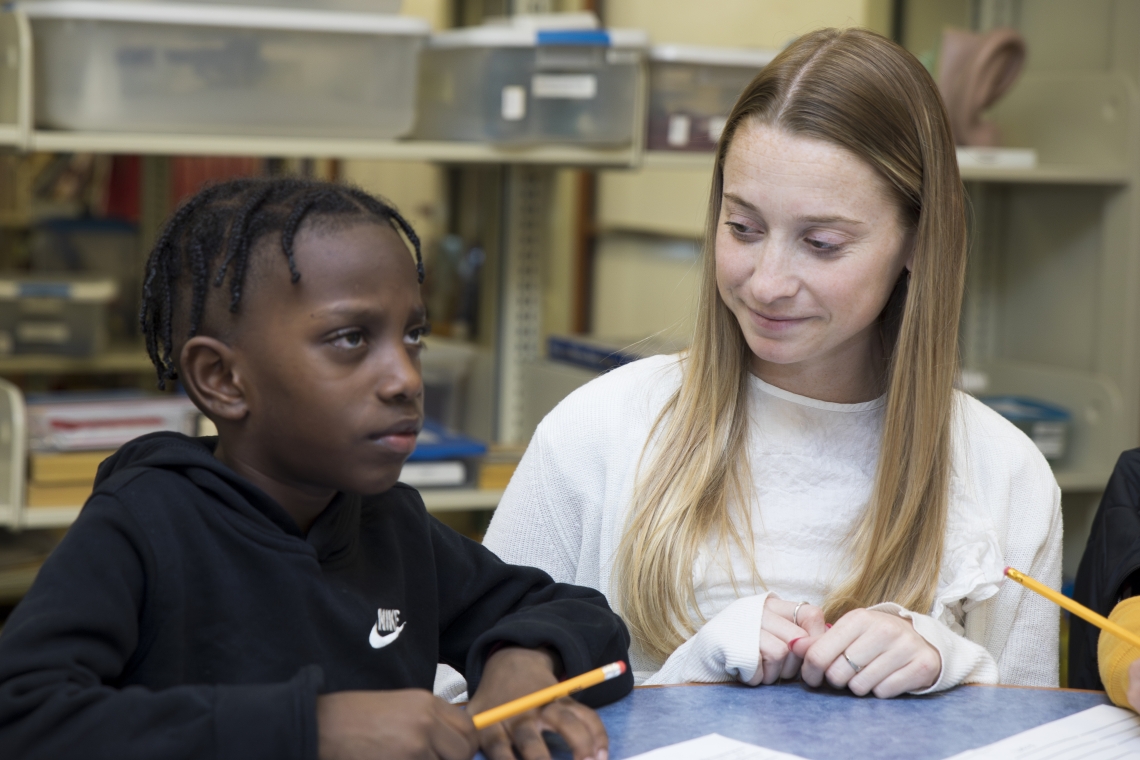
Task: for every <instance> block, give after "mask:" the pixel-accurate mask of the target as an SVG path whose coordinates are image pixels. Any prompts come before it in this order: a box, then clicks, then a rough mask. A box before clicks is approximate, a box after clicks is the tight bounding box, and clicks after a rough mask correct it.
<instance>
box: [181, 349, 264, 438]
mask: <svg viewBox="0 0 1140 760" xmlns="http://www.w3.org/2000/svg"><path fill="white" fill-rule="evenodd" d="M235 358H236V357H235V355H234V350H233V349H232V348H230V347H229V346H227V345H226V344H225V343H223V342H222V341H220V340H218V339H217V338H211V337H209V336H206V335H195V336H194V337H193V338H191V339H190V340H188V341H186V345H184V346H183V347H182V355H181V361H180V362H179V367H178V376H179V378H180V379H181V380H182V384H183V385H184V386H186V392H187V393H188V394H189V395H190V398H191V399H193V400H194V401H195V402H197V404H198V405H199V406H200V407H201V408H202V409H203V410H204V411H205V412H206V414H207V416H209V417H210V418H211V419H214V420H228V421H231V422H237V421H238V420H241V419H244V418H245V416H246V415H247V414H249V406H248V405H247V403H246V397H245V389H244V388H243V387H242V378H241V376H240V373H238V372H237V370H236V367H235V361H234V360H235Z"/></svg>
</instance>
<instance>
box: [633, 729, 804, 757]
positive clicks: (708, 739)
mask: <svg viewBox="0 0 1140 760" xmlns="http://www.w3.org/2000/svg"><path fill="white" fill-rule="evenodd" d="M629 760H803V758H802V757H800V756H799V755H789V754H788V753H787V752H777V751H776V750H774V749H765V748H764V747H757V746H756V745H755V744H748V743H746V742H738V741H737V740H736V739H729V738H728V737H727V736H721V735H720V734H706V735H705V736H702V737H700V738H698V739H690V740H689V741H687V742H680V743H679V744H671V745H669V746H668V747H661V748H660V749H655V750H653V751H652V752H645V753H643V754H640V755H636V756H635V757H631V758H629Z"/></svg>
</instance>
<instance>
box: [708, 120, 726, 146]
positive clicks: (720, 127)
mask: <svg viewBox="0 0 1140 760" xmlns="http://www.w3.org/2000/svg"><path fill="white" fill-rule="evenodd" d="M727 123H728V119H726V118H724V117H723V116H710V117H709V140H711V141H712V142H716V141H717V140H719V139H720V136H721V133H722V132H724V125H725V124H727Z"/></svg>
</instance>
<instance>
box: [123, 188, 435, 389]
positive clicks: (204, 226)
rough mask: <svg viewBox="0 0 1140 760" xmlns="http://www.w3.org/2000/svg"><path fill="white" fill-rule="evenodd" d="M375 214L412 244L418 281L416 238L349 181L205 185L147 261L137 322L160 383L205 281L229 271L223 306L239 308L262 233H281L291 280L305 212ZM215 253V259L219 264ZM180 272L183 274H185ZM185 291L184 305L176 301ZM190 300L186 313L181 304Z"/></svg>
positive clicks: (350, 217)
mask: <svg viewBox="0 0 1140 760" xmlns="http://www.w3.org/2000/svg"><path fill="white" fill-rule="evenodd" d="M316 217H320V218H323V219H326V220H329V221H333V222H337V221H342V220H343V221H345V222H351V221H354V220H355V219H359V220H361V221H374V222H377V223H381V224H388V225H392V226H393V227H394V228H396V229H398V230H399V231H401V232H403V233H404V235H405V236H406V237H407V238H408V240H409V241H410V242H411V243H412V247H413V248H414V249H415V256H416V272H417V274H418V275H419V280H420V282H423V280H424V264H423V257H422V254H421V251H420V239H419V236H418V235H416V233H415V230H413V229H412V226H411V225H410V224H408V221H407V220H406V219H404V217H403V216H401V215H400V213H399V212H398V211H396V209H395V208H394V207H392V206H391V205H389V204H388V203H386V202H384V201H382V200H380V199H378V198H374V197H373V196H371V195H369V194H368V193H366V192H364V191H363V190H360V189H358V188H355V187H350V186H346V185H338V184H334V183H331V182H321V181H317V180H311V179H302V178H294V177H290V178H244V179H234V180H229V181H226V182H220V183H217V184H213V185H209V186H207V187H206V188H204V189H203V190H201V191H200V192H199V193H198V194H197V195H195V196H194V197H192V198H191V199H190V200H188V201H186V202H185V203H184V204H182V206H181V207H179V208H178V210H177V211H175V212H174V214H173V215H172V216H171V217H170V219H169V220H168V221H167V223H166V226H165V227H164V228H163V230H162V233H161V234H160V235H159V237H158V241H157V242H156V243H155V244H154V249H153V250H152V251H151V253H150V257H149V258H148V260H147V265H146V280H145V282H144V284H143V301H142V309H141V311H140V313H139V321H140V323H141V325H142V332H143V335H144V336H145V337H146V350H147V353H149V354H150V359H151V361H152V362H154V366H155V369H156V370H157V372H158V387H159V388H165V387H166V382H167V381H168V380H174V379H175V378H176V377H177V376H178V370H177V367H176V365H175V362H174V359H173V357H172V356H171V352H172V350H173V349H174V347H175V345H176V340H175V338H176V336H175V335H174V330H175V329H179V331H180V332H181V331H182V325H183V324H184V323H185V324H186V325H187V328H188V329H187V330H186V331H185V333H184V334H183V335H179V336H177V338H178V340H177V345H181V343H182V342H183V341H185V340H189V339H190V338H192V337H193V336H194V335H196V334H197V333H198V330H199V328H200V326H201V323H202V316H203V312H204V310H205V307H206V299H207V295H208V294H209V289H210V287H218V288H220V287H222V285H224V284H225V282H226V276H227V272H228V275H229V294H230V299H229V301H230V302H229V310H230V311H231V312H237V310H238V304H239V303H240V301H241V292H242V284H243V282H244V280H245V274H246V270H247V269H248V267H249V258H250V254H251V252H252V251H253V249H254V247H255V246H256V244H257V243H258V242H259V241H260V240H261V239H262V238H263V237H265V236H266V235H273V234H279V235H280V236H281V252H282V253H284V254H285V257H286V259H287V260H288V262H289V271H290V272H291V273H292V276H293V282H297V280H299V279H300V278H301V273H300V272H298V271H297V262H296V259H295V257H294V247H293V246H294V242H295V240H296V236H297V232H298V230H300V228H301V225H302V223H303V222H305V221H306V220H307V219H314V218H316ZM219 259H220V263H219ZM184 275H185V276H186V277H188V278H189V282H187V281H185V280H184V279H183V278H184ZM185 293H188V294H189V304H185V303H180V302H179V301H180V299H181V298H182V297H183V294H185ZM187 306H189V314H186V313H185V309H186V308H187Z"/></svg>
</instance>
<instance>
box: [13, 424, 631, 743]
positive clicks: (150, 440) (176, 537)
mask: <svg viewBox="0 0 1140 760" xmlns="http://www.w3.org/2000/svg"><path fill="white" fill-rule="evenodd" d="M214 442H215V439H193V438H187V437H185V436H181V435H177V434H173V433H158V434H155V435H150V436H145V437H142V438H139V439H137V440H135V441H132V442H131V443H129V444H127V445H126V446H124V447H123V448H122V449H120V450H119V451H118V452H117V453H116V454H115V455H114V456H112V457H111V458H110V459H108V460H107V461H106V462H104V463H103V465H102V466H101V467H100V468H99V475H98V478H97V479H96V487H95V493H94V494H93V495H92V497H91V498H90V500H89V501H88V502H87V504H86V506H85V507H84V508H83V510H82V512H81V513H80V515H79V518H78V520H76V522H75V524H74V526H72V528H71V529H70V530H69V531H68V533H67V536H66V537H65V538H64V539H63V541H62V542H61V543H60V545H59V546H58V547H57V548H56V550H55V552H53V553H52V555H51V557H49V558H48V560H47V562H45V563H44V566H43V569H42V570H40V573H39V575H38V577H37V578H36V581H35V584H34V585H33V586H32V588H31V590H30V591H29V592H28V594H27V596H26V597H25V598H24V600H23V601H22V602H21V603H20V605H19V606H18V607H17V608H16V610H15V611H14V612H13V613H12V616H11V617H10V618H9V620H8V623H7V625H6V626H5V628H4V630H3V633H2V634H0V758H33V757H36V758H40V757H42V758H53V759H56V760H58V759H60V758H69V757H77V758H78V757H82V758H96V757H107V758H116V759H126V758H148V759H149V758H164V759H165V758H207V757H208V758H235V759H236V758H241V759H242V760H249V759H251V758H274V759H275V760H284V759H286V758H305V759H307V760H310V759H311V758H315V757H316V756H317V724H316V706H315V705H316V696H317V695H318V694H321V693H327V692H335V691H344V690H350V689H400V688H407V687H418V688H424V689H430V688H431V687H432V683H433V680H434V676H435V668H436V663H437V662H444V663H447V664H449V665H452V666H454V667H456V668H457V669H459V670H460V671H461V672H464V673H465V675H466V677H467V680H468V684H469V685H470V688H471V690H472V691H474V689H475V688H476V687H477V686H478V684H479V678H480V675H481V671H482V666H483V661H484V659H485V658H486V656H487V654H488V652H489V650H490V649H491V648H492V647H494V646H495V645H496V644H497V643H499V642H510V643H516V644H520V645H523V646H529V647H533V646H538V645H547V646H550V647H552V648H553V649H555V650H557V651H558V653H559V654H560V655H561V657H562V662H563V664H564V666H565V669H566V674H567V675H576V674H578V673H581V672H584V671H586V670H589V669H591V668H595V667H598V666H600V665H604V664H606V663H608V662H613V661H615V660H624V659H626V658H627V656H628V655H627V648H628V645H629V635H628V633H627V632H626V629H625V626H624V625H623V623H622V622H621V620H620V619H619V618H618V617H617V616H616V615H615V614H614V613H613V612H611V611H610V609H609V606H608V605H607V604H606V601H605V598H604V597H603V596H602V595H601V594H600V593H598V592H596V591H594V590H591V589H587V588H581V587H578V586H570V585H566V584H558V583H554V582H553V581H552V580H551V579H550V577H549V576H548V575H546V574H545V573H543V572H542V571H540V570H536V569H534V568H527V567H518V566H514V565H507V564H504V563H503V562H501V561H500V560H499V559H498V558H496V557H495V556H494V555H493V554H492V553H491V552H490V551H488V550H486V549H484V548H483V547H482V546H480V545H479V544H477V543H475V542H473V541H470V540H468V539H466V538H464V537H462V536H460V535H459V534H457V533H455V532H454V531H452V530H450V529H449V528H447V527H445V526H443V525H441V524H440V523H439V522H438V521H437V520H435V519H434V518H432V517H431V516H429V515H428V514H427V512H426V511H425V510H424V506H423V502H422V500H421V499H420V497H419V494H418V493H417V492H416V491H415V489H413V488H409V487H408V486H405V485H399V484H398V485H396V486H395V487H394V488H392V489H391V490H389V491H387V492H386V493H384V494H381V495H379V496H368V497H359V496H351V495H346V494H342V495H339V496H337V497H336V498H335V499H334V500H333V502H332V504H330V505H329V507H328V508H327V509H326V510H325V511H324V512H322V513H321V515H320V516H319V517H318V518H317V520H316V522H314V523H313V526H312V528H311V529H310V530H309V532H308V535H304V534H302V533H301V531H300V530H299V529H298V527H297V525H296V523H295V522H294V521H293V520H292V518H290V517H289V515H288V514H287V513H286V512H285V511H284V510H283V509H282V508H281V506H280V505H278V504H277V503H276V502H275V501H273V499H271V498H270V497H269V496H268V495H266V494H265V493H264V492H263V491H261V490H260V489H258V488H257V487H255V486H254V485H252V484H251V483H249V482H248V481H246V480H244V479H243V478H241V477H240V476H238V475H237V474H236V473H234V472H233V471H232V470H230V469H229V468H228V467H226V466H225V465H224V464H222V463H221V462H220V461H218V460H217V459H215V458H214V456H213V445H214ZM631 687H632V676H631V675H630V672H629V671H627V675H626V676H625V677H623V678H621V679H615V680H614V681H610V682H608V683H606V684H602V685H600V686H597V687H594V688H593V689H591V690H588V691H587V692H584V693H585V694H586V695H587V698H586V699H585V700H583V701H586V702H587V703H592V704H601V703H605V702H608V701H611V700H613V699H616V698H618V697H620V696H622V695H624V694H626V693H627V692H628V691H629V690H630V688H631Z"/></svg>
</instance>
